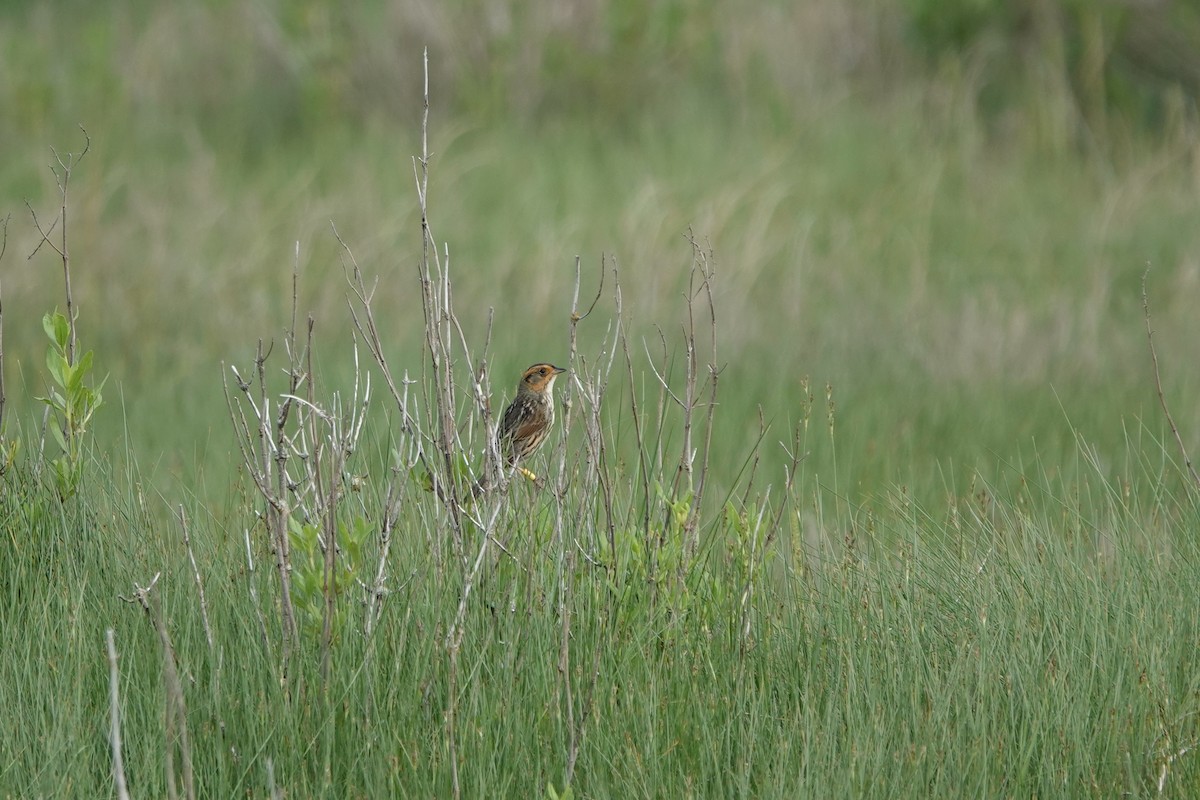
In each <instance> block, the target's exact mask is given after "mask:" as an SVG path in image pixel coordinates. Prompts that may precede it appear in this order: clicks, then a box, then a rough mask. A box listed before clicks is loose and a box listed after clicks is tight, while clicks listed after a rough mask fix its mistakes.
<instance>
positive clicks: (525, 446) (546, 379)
mask: <svg viewBox="0 0 1200 800" xmlns="http://www.w3.org/2000/svg"><path fill="white" fill-rule="evenodd" d="M564 372H566V370H565V369H563V368H562V367H556V366H554V365H553V364H534V365H533V366H532V367H530V368H529V369H527V370H525V372H523V373H522V374H521V381H520V383H518V384H517V396H516V397H514V398H513V400H512V402H511V403H509V404H508V408H506V409H504V416H503V417H501V419H500V429H499V430H498V431H497V432H496V443H497V444H498V445H499V447H500V456H501V458H503V459H504V463H505V464H506V465H507V466H508V467H510V468H511V467H516V466H518V465H519V464H520V462H521V461H523V460H524V459H526V458H528V457H529V456H530V455H532V454H533V453H534V451H536V450H537V449H538V448H539V447H541V445H542V442H544V441H546V436H547V435H548V434H549V433H550V428H551V427H552V426H553V425H554V379H555V378H557V377H558V376H559V375H561V374H562V373H564ZM521 471H522V472H524V473H525V475H526V477H531V478H533V477H535V476H534V475H533V473H532V472H529V471H528V470H525V469H522V470H521ZM491 485H492V482H491V481H488V480H487V479H486V477H485V478H483V479H480V481H479V482H478V483H477V484H475V494H476V495H478V494H480V493H482V492H484V491H487V490H488V489H489V488H491Z"/></svg>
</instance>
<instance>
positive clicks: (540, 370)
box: [517, 364, 566, 393]
mask: <svg viewBox="0 0 1200 800" xmlns="http://www.w3.org/2000/svg"><path fill="white" fill-rule="evenodd" d="M564 372H566V370H565V369H563V368H562V367H556V366H554V365H553V364H534V365H533V366H532V367H530V368H529V369H527V370H525V372H524V373H522V375H521V382H520V383H519V384H517V391H518V392H535V393H541V392H548V391H550V388H551V387H552V386H554V379H555V378H557V377H558V376H559V375H561V374H562V373H564Z"/></svg>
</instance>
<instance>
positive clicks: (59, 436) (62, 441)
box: [50, 425, 67, 450]
mask: <svg viewBox="0 0 1200 800" xmlns="http://www.w3.org/2000/svg"><path fill="white" fill-rule="evenodd" d="M50 433H51V434H53V436H54V441H56V442H58V446H59V447H61V448H62V449H63V450H66V449H67V440H66V438H65V437H64V436H63V432H62V428H60V427H58V426H57V425H51V426H50Z"/></svg>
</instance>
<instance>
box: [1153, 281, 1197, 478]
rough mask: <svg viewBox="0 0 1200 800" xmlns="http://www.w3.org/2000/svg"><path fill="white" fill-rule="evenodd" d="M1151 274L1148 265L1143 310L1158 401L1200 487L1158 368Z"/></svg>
mask: <svg viewBox="0 0 1200 800" xmlns="http://www.w3.org/2000/svg"><path fill="white" fill-rule="evenodd" d="M1149 274H1150V267H1148V266H1147V267H1146V271H1145V272H1143V273H1142V310H1143V311H1144V312H1145V317H1146V339H1147V341H1148V342H1149V343H1150V362H1151V363H1152V364H1153V365H1154V388H1155V390H1156V391H1157V392H1158V402H1159V405H1161V406H1162V410H1163V415H1164V416H1165V417H1166V418H1167V424H1168V425H1169V426H1170V427H1171V433H1172V434H1174V436H1175V443H1176V444H1178V445H1179V453H1180V455H1182V456H1183V463H1184V466H1186V467H1187V471H1188V475H1190V476H1191V478H1192V482H1193V483H1194V484H1196V486H1197V487H1198V488H1200V475H1198V474H1197V473H1196V469H1195V467H1193V466H1192V459H1191V457H1190V456H1189V455H1188V452H1187V447H1185V446H1184V444H1183V437H1182V436H1180V435H1179V426H1177V425H1176V424H1175V418H1174V417H1172V416H1171V409H1170V408H1168V407H1167V398H1166V395H1165V394H1163V388H1162V375H1161V374H1160V373H1159V369H1158V352H1157V350H1156V349H1155V347H1154V329H1153V328H1152V327H1151V325H1150V300H1149V298H1148V297H1147V295H1146V278H1147V276H1149Z"/></svg>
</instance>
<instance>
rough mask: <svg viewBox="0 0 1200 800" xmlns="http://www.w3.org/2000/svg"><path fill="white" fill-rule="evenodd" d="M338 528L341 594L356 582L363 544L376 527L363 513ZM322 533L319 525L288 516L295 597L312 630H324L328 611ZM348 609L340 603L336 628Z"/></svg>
mask: <svg viewBox="0 0 1200 800" xmlns="http://www.w3.org/2000/svg"><path fill="white" fill-rule="evenodd" d="M337 528H338V530H337V548H338V558H337V569H336V572H335V574H334V591H335V593H336V595H337V597H338V598H341V597H342V595H343V594H344V593H345V591H346V589H347V588H349V587H350V586H352V585H353V584H354V579H355V576H356V575H358V573H359V571H360V570H361V568H362V566H363V545H364V544H365V543H366V542H367V541H368V540H369V539H370V537H371V535H372V533H373V532H374V528H373V527H372V526H371V523H370V522H369V521H368V520H367V518H366V517H362V516H359V517H355V518H354V519H353V520H351V521H350V522H349V523H345V522H339V523H338V526H337ZM320 534H321V529H320V526H318V525H314V524H312V523H310V522H301V521H300V520H298V519H296V518H295V517H292V518H289V520H288V539H289V544H290V545H291V551H292V592H293V600H294V602H295V605H296V609H297V611H298V612H299V613H300V616H301V617H302V622H303V624H304V625H305V627H306V628H307V629H308V630H309V631H310V632H312V633H316V632H318V631H320V630H321V626H322V624H323V622H324V614H325V548H324V545H323V543H322V542H321V538H320ZM347 613H348V611H347V609H346V607H345V605H344V604H341V603H339V604H337V606H336V610H335V612H334V616H333V630H334V631H335V632H336V631H340V630H341V629H342V628H343V626H344V623H345V618H346V614H347Z"/></svg>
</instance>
